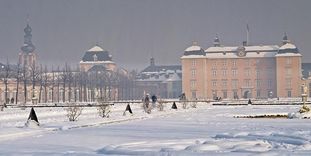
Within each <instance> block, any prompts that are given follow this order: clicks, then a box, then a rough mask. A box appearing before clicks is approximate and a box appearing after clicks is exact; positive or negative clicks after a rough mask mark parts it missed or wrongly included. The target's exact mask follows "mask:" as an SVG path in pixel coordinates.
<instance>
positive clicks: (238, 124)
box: [0, 104, 311, 156]
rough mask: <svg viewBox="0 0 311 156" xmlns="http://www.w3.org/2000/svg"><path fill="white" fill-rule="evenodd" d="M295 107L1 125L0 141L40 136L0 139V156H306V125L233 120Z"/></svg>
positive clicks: (310, 145) (310, 132) (309, 137)
mask: <svg viewBox="0 0 311 156" xmlns="http://www.w3.org/2000/svg"><path fill="white" fill-rule="evenodd" d="M299 107H300V106H209V105H206V104H200V105H199V106H198V108H197V109H193V108H191V109H187V110H182V109H180V110H177V111H175V110H169V109H168V107H167V108H166V111H165V112H153V113H152V114H151V115H148V114H144V113H143V112H142V111H141V108H140V106H133V111H134V113H135V112H136V114H134V115H133V116H125V117H124V116H122V115H120V114H122V113H121V112H122V111H123V109H124V108H125V107H124V106H122V107H118V106H116V108H114V109H115V113H116V114H111V118H109V119H101V118H99V117H98V116H97V114H92V113H89V114H88V113H86V114H84V116H81V119H80V120H79V121H78V122H75V123H69V122H67V121H66V118H63V117H60V116H58V117H55V118H57V119H55V120H54V121H53V122H52V121H51V122H48V121H50V120H51V119H49V120H48V119H46V120H44V119H42V120H41V122H43V123H44V124H43V128H39V129H29V128H16V127H14V126H10V125H14V124H8V123H6V124H4V126H2V128H1V131H0V132H1V134H2V136H5V132H7V131H10V132H11V133H12V134H14V133H15V132H25V131H26V132H28V131H29V132H35V131H40V130H42V131H43V132H38V133H32V135H29V136H26V135H22V136H21V137H16V138H11V139H10V140H7V139H3V140H2V141H1V134H0V155H163V156H166V155H286V154H288V155H310V154H311V142H310V141H311V124H310V123H311V120H310V119H247V118H233V116H236V115H256V114H287V113H288V112H293V111H297V110H298V109H299ZM59 111H61V110H59ZM93 111H94V112H96V110H93ZM37 112H38V116H39V120H40V115H39V111H37ZM89 112H92V109H90V110H89ZM94 112H93V113H94ZM60 118H61V119H60ZM103 120H104V121H103ZM105 120H106V121H105ZM0 121H1V120H0ZM108 121H110V122H109V123H105V122H108ZM114 121H119V122H114ZM11 122H13V119H12V120H11ZM112 122H113V123H112ZM81 125H84V126H82V128H73V129H70V127H74V126H76V127H79V126H80V127H81ZM87 125H91V127H85V126H87ZM66 127H67V128H66ZM48 128H55V129H56V130H52V131H47V130H48Z"/></svg>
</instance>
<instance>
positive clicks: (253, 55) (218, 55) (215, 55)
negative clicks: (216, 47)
mask: <svg viewBox="0 0 311 156" xmlns="http://www.w3.org/2000/svg"><path fill="white" fill-rule="evenodd" d="M276 54H277V52H259V53H257V52H246V55H245V56H243V57H239V56H237V54H236V53H234V52H228V53H206V57H207V58H245V57H246V58H257V57H275V55H276Z"/></svg>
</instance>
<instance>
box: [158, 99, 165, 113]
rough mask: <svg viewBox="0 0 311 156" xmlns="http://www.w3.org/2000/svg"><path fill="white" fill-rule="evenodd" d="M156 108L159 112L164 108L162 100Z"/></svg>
mask: <svg viewBox="0 0 311 156" xmlns="http://www.w3.org/2000/svg"><path fill="white" fill-rule="evenodd" d="M157 108H158V110H159V111H163V110H164V106H163V101H162V100H159V101H158V105H157Z"/></svg>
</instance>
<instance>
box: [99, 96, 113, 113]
mask: <svg viewBox="0 0 311 156" xmlns="http://www.w3.org/2000/svg"><path fill="white" fill-rule="evenodd" d="M98 104H99V106H98V107H97V110H98V114H99V116H100V117H102V118H106V117H107V118H109V113H110V107H111V105H110V104H108V103H107V100H106V99H104V98H100V99H98Z"/></svg>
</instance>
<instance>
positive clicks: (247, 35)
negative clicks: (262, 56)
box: [246, 24, 249, 45]
mask: <svg viewBox="0 0 311 156" xmlns="http://www.w3.org/2000/svg"><path fill="white" fill-rule="evenodd" d="M246 45H249V27H248V24H247V25H246Z"/></svg>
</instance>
